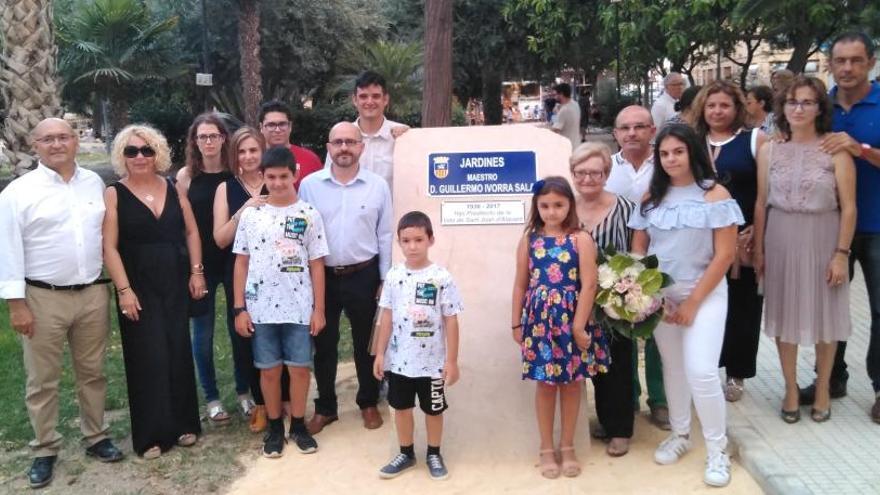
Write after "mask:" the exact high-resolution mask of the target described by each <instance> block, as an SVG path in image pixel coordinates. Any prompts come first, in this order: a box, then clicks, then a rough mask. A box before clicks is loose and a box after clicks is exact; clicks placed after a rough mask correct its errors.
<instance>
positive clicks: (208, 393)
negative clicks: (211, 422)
mask: <svg viewBox="0 0 880 495" xmlns="http://www.w3.org/2000/svg"><path fill="white" fill-rule="evenodd" d="M205 282H206V284H207V287H208V294H207V295H206V296H205V298H206V299H207V304H208V308H209V309H208V312H207V313H205V314H204V315H202V316H197V317H194V318H190V321H191V323H192V352H193V357H194V358H195V361H196V371H197V372H198V374H199V383H201V385H202V391H203V392H204V393H205V400H206V401H207V402H211V401H215V400H220V392H219V391H218V390H217V377H216V374H215V372H214V319H215V316H216V314H215V313H216V302H215V299H216V295H217V286H218V285H220V284H221V283H222V284H223V289H224V292H225V293H226V306H227V311H226V326H227V330H228V332H229V338H230V339H231V341H232V354H233V360H232V362H233V367H234V372H235V391H236V393H238V394H244V393H247V391H248V388H249V387H250V385H251V377H250V375H251V374H252V371H251V370H252V367H253V362H252V360H251V359H250V355H251V352H250V341H249V339H247V340H245V339H243V338H242V337H240V336H239V335H238V334H237V333H235V318H234V317H233V316H232V300H233V299H232V283H231V282H229V283H226V282H224V280H223V279H222V277H218V276H216V275H213V274H210V273H205ZM243 346H247V349H242V347H243ZM245 352H246V353H247V356H242V357H241V358H240V359H239V358H237V356H238V355H240V354H244V353H245ZM245 358H247V359H246V360H244V359H245ZM257 383H259V380H257Z"/></svg>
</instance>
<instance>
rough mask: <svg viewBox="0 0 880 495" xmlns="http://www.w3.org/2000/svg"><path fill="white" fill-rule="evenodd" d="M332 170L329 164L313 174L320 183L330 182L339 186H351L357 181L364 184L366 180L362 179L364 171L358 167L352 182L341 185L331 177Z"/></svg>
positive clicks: (361, 167)
mask: <svg viewBox="0 0 880 495" xmlns="http://www.w3.org/2000/svg"><path fill="white" fill-rule="evenodd" d="M332 168H333V165H332V164H331V165H330V166H329V167H327V168H325V169H321V170H319V171H317V172H314V175H316V176H318V178H319V179H320V180H322V181H330V182H332V183H334V184H339V185H340V186H345V185H351V184H352V183H354V182H357V181H361V182H366V179H365V178H364V173H365V172H366V169H364V167H363V166H359V167H358V173H357V175H355V176H354V180H353V181H351V182H349V183H348V184H343V183H341V182H339V181H338V180H336V177H334V176H333V172H332Z"/></svg>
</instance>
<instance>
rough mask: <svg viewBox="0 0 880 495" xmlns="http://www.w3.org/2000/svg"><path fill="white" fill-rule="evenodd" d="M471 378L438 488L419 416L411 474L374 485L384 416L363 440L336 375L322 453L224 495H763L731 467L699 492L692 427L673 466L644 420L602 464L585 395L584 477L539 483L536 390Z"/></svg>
mask: <svg viewBox="0 0 880 495" xmlns="http://www.w3.org/2000/svg"><path fill="white" fill-rule="evenodd" d="M484 364H485V363H484ZM476 373H477V372H476V370H475V369H474V368H473V367H471V366H466V367H464V369H463V370H462V376H463V378H462V380H463V381H462V382H461V383H460V384H459V385H456V386H454V387H452V388H451V389H450V390H449V403H450V409H449V410H448V411H447V413H446V431H445V433H444V439H443V450H442V451H443V455H444V458H445V459H446V462H447V466H448V468H449V471H450V477H449V479H447V480H445V481H434V480H432V479H431V478H430V477H429V476H428V472H427V468H426V466H425V463H424V461H423V460H424V456H425V441H424V438H425V437H424V428H423V425H422V424H419V423H421V422H422V419H421V418H422V416H421V413H417V416H416V417H417V419H416V421H417V425H418V427H417V431H416V454H417V457H418V464H417V465H416V468H414V469H412V470H410V471H409V472H406V473H404V474H402V475H401V476H400V477H398V478H396V479H394V480H382V479H379V477H378V470H379V468H380V467H381V466H382V465H384V464H385V462H387V461H388V460H389V459H390V458H391V457H392V456H393V455H394V454H395V453H396V452H397V441H396V437H395V432H394V426H393V424H392V421H391V416H390V410H389V409H388V408H387V405H385V404H383V406H382V407H380V410H381V411H382V413H383V417H384V418H385V420H386V421H385V424H384V425H383V427H382V428H380V429H378V430H373V431H369V430H365V429H364V428H363V427H362V423H361V418H360V414H359V412H358V411H357V409H356V406H355V405H354V400H353V397H354V391H355V388H356V379H355V378H354V376H353V374H354V373H353V369H352V367H351V365H344V366H341V367H340V383H339V387H338V390H339V392H340V398H341V403H340V404H341V407H340V420H339V421H338V422H336V423H333V424H332V425H330V426H328V427H327V428H326V429H325V430H324V431H323V432H321V433H320V434H318V435H317V436H316V439H317V440H318V443H319V445H320V449H319V451H318V452H317V453H316V454H313V455H302V454H300V453H299V452H297V451H296V449H295V447H294V446H293V445H292V444H288V446H287V448H286V450H285V455H284V457H282V458H280V459H265V458H258V459H256V460H254V459H253V458H252V457H251V458H250V459H243V460H241V462H243V463H245V464H246V466H247V471H246V474H245V475H244V476H243V477H241V478H239V479H238V480H237V481H235V482H234V483H233V484H232V485H231V486H230V488H229V491H228V493H232V494H252V493H260V494H266V495H269V494H288V493H297V494H311V493H315V494H318V493H320V494H333V493H345V494H350V493H383V494H385V493H391V494H393V493H449V494H455V493H462V494H465V493H468V494H469V493H484V494H485V493H529V494H535V493H538V494H541V493H547V494H551V493H552V494H561V493H570V494H577V493H641V494H651V493H658V494H659V493H663V494H667V493H713V492H714V493H719V492H723V493H731V494H756V493H761V489H760V488H759V487H758V485H757V483H756V482H755V481H754V480H753V479H752V478H751V477H750V476H749V474H748V472H746V470H745V469H743V468H742V467H741V466H740V465H739V464H738V463H736V461H734V466H733V470H732V478H733V480H732V482H731V484H730V485H729V486H728V487H727V488H724V489H720V490H719V489H717V488H710V487H707V486H706V485H704V484H703V481H702V476H703V462H704V458H705V457H704V456H705V450H704V449H703V445H702V440H701V439H700V434H699V430H698V428H699V425H696V424H695V425H694V428H695V429H694V433H695V435H694V438H695V444H696V445H695V447H694V450H692V451H691V452H690V453H688V454H687V455H686V456H685V457H684V458H683V459H682V460H681V461H680V462H679V463H678V464H676V465H673V466H659V465H657V464H655V463H654V461H653V450H654V448H655V447H656V445H657V444H658V443H659V442H660V441H661V440H662V439H663V438H665V436H666V432H663V431H661V430H659V429H657V428H655V427H654V426H652V425H651V424H650V423H649V422H648V420H647V416H646V412H644V413H642V414H640V415H639V417H638V418H637V422H636V431H635V436H634V438H633V442H632V445H631V449H630V453H629V454H628V455H626V456H624V457H620V458H611V457H608V456H607V455H606V454H605V451H604V449H605V444H603V443H602V442H599V441H595V440H594V441H593V442H592V445H590V441H589V439H588V435H587V431H588V423H587V418H588V417H589V418H590V420H591V421H595V411H594V408H593V404H592V401H588V400H587V399H586V396H587V395H589V396H590V397H592V387H588V392H589V393H588V394H585V399H584V402H583V405H582V410H581V416H580V417H581V421H580V422H579V424H578V436H577V437H578V441H579V443H578V445H577V447H578V452H579V455H580V458H581V463H582V465H583V473H582V474H581V475H580V476H579V477H577V478H572V479H565V478H561V477H560V478H559V479H556V480H547V479H544V478H542V477H541V475H540V473H539V472H538V469H537V468H536V467H535V465H536V462H537V449H538V436H537V432H536V431H537V430H536V426H535V424H534V413H533V409H532V398H533V387H534V386H533V385H532V384H530V383H520V382H519V381H518V380H516V379H515V377H514V379H511V380H506V381H508V382H511V383H505V384H504V385H503V386H502V385H501V384H499V386H498V387H495V388H494V391H495V393H492V394H490V396H489V397H486V396H484V395H473V394H472V392H473V391H474V389H475V388H479V384H480V382H483V380H482V379H480V380H475V378H474V377H475V375H476ZM475 381H476V382H477V383H476V384H475V383H474V382H475ZM481 392H486V390H482V391H481Z"/></svg>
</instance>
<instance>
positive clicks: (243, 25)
mask: <svg viewBox="0 0 880 495" xmlns="http://www.w3.org/2000/svg"><path fill="white" fill-rule="evenodd" d="M238 5H239V7H240V9H241V12H240V14H239V17H238V51H239V53H240V54H241V63H240V66H241V87H242V93H243V96H244V120H245V121H246V122H247V123H248V124H249V125H251V126H256V125H257V116H258V113H259V110H260V102H262V101H263V77H262V74H261V72H262V68H263V63H262V61H261V59H260V0H239V2H238Z"/></svg>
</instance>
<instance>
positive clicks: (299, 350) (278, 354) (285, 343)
mask: <svg viewBox="0 0 880 495" xmlns="http://www.w3.org/2000/svg"><path fill="white" fill-rule="evenodd" d="M252 339H253V348H254V366H256V367H257V368H259V369H261V370H267V369H272V368H276V367H278V366H281V365H282V364H284V365H285V366H295V367H298V368H308V367H310V366H311V365H312V350H313V349H312V348H313V346H312V336H311V335H310V334H309V326H308V325H300V324H297V323H254V336H253V337H252Z"/></svg>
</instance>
